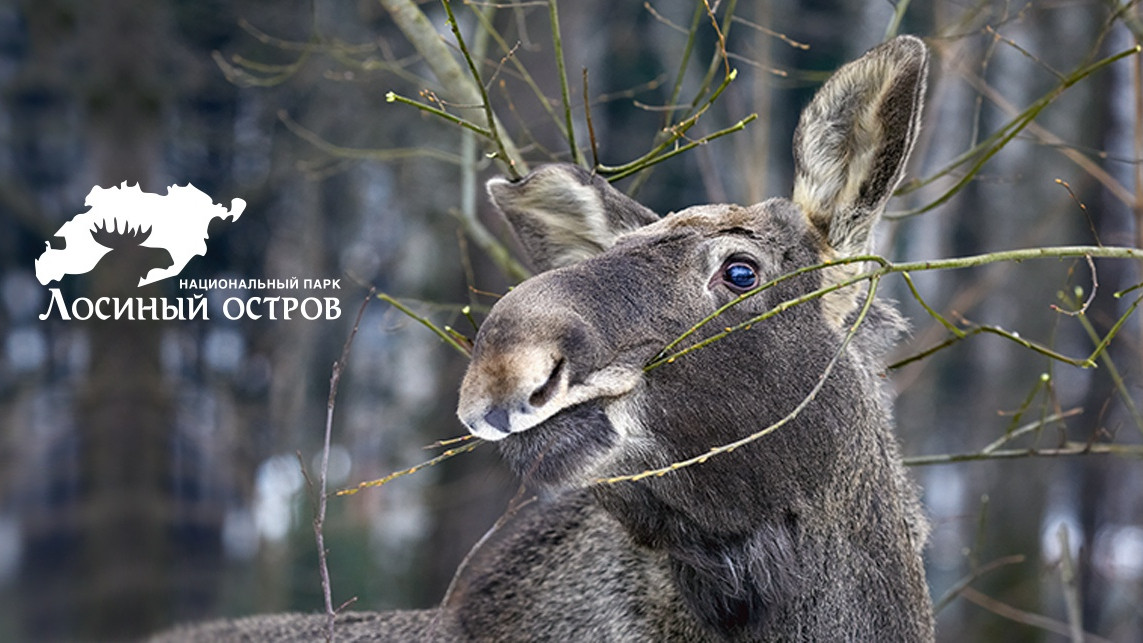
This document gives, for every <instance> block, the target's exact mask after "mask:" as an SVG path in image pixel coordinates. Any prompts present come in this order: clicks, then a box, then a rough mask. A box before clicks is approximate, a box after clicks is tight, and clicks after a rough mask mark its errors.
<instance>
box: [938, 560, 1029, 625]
mask: <svg viewBox="0 0 1143 643" xmlns="http://www.w3.org/2000/svg"><path fill="white" fill-rule="evenodd" d="M1022 562H1024V555H1023V554H1015V555H1013V556H1005V557H1003V558H997V559H996V560H994V561H991V562H989V563H987V564H985V565H981V566H980V567H977V568H975V569H973V570H972V571H971V572H970V573H969V574H968V575H967V576H965V577H964V578H962V579H960V580H958V581H957V582H955V583H953V584H952V587H949V589H948V591H946V592H945V593H944V595H942V596H941V597H940V598H939V599H938V600H937V601H936V602H935V603H933V613H934V614H939V613H940V612H941V610H943V609H944V608H945V607H946V606H948V604H949V603H951V602H953V601H954V600H955V599H956V597H957V596H960V593H961V592H962V591H964V588H966V587H968V586H969V585H971V584H972V583H973V582H975V581H976V579H978V578H980V577H981V576H984V575H985V574H987V573H989V572H991V571H993V570H996V569H999V568H1001V567H1006V566H1008V565H1017V564H1020V563H1022Z"/></svg>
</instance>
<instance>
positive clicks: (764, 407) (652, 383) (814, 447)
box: [595, 305, 927, 637]
mask: <svg viewBox="0 0 1143 643" xmlns="http://www.w3.org/2000/svg"><path fill="white" fill-rule="evenodd" d="M799 308H800V309H801V310H799ZM871 322H872V323H871V325H870V327H869V328H868V330H867V331H865V334H866V336H863V337H862V338H861V339H863V340H864V345H869V344H873V343H878V341H879V340H876V338H875V335H876V334H878V333H886V332H888V333H893V332H894V329H895V324H896V317H894V316H887V317H885V318H876V317H875V318H874V319H872V320H871ZM767 323H769V324H771V327H769V328H766V327H764V325H759V327H758V328H756V329H755V330H753V331H748V332H747V334H744V336H743V337H742V338H741V339H740V340H738V341H740V342H750V345H749V347H747V348H745V349H744V347H743V346H742V345H741V344H739V345H737V346H736V345H734V340H733V339H732V338H733V335H732V336H730V338H728V339H726V340H723V341H725V346H722V347H720V346H719V344H721V343H723V341H720V342H716V343H715V344H712V345H710V346H709V347H708V348H704V349H702V350H699V351H695V352H693V353H690V354H688V355H687V356H685V357H683V358H680V359H678V360H677V361H676V362H675V363H673V364H669V365H664V366H663V367H660V368H658V369H655V371H653V372H652V373H651V374H650V376H649V377H648V380H647V384H646V391H645V393H644V396H643V400H642V401H641V403H640V405H639V406H640V408H641V409H642V411H641V417H640V421H641V423H642V424H644V425H645V426H647V427H654V430H653V435H654V436H655V440H656V446H658V447H659V448H658V449H655V450H654V451H653V452H654V453H656V458H659V459H661V460H656V461H655V462H648V461H647V460H646V459H645V456H644V455H642V454H644V453H646V452H647V450H645V449H641V450H639V452H638V453H634V452H633V453H631V455H629V456H625V457H619V458H617V459H616V460H615V461H614V463H613V466H614V467H615V468H622V469H627V470H628V471H626V472H630V471H629V470H630V469H632V468H635V470H639V469H638V468H640V467H642V468H647V467H658V466H663V465H665V464H667V463H669V462H672V461H678V460H682V459H686V458H689V457H691V456H694V455H697V454H701V453H703V452H705V451H707V450H709V449H710V447H711V446H712V445H718V444H726V443H728V442H731V441H733V440H736V439H738V438H741V437H744V436H746V435H750V434H752V433H755V432H757V431H759V430H761V429H764V428H766V427H767V426H769V425H771V424H772V423H774V422H776V421H778V420H779V419H781V418H783V417H785V416H786V415H787V414H789V413H790V411H791V410H792V409H794V408H795V407H796V406H797V405H798V404H799V403H800V402H801V401H802V400H803V399H805V397H806V396H807V395H809V394H810V392H811V391H812V390H813V389H814V388H815V386H816V385H817V384H818V382H819V378H820V377H821V375H822V373H823V372H824V371H825V370H826V367H827V365H828V363H829V362H830V360H831V359H832V357H833V355H834V352H835V349H836V348H837V346H839V344H840V342H841V335H840V333H838V332H836V331H833V330H830V328H829V327H828V326H827V325H826V324H824V323H822V322H821V312H820V310H819V309H818V308H817V307H816V306H812V305H811V306H804V307H795V308H793V309H790V310H788V311H786V312H783V313H782V314H781V315H778V316H776V317H775V318H773V319H772V320H771V321H770V322H767ZM795 332H796V335H794V334H792V333H795ZM750 333H753V335H750ZM791 336H796V337H798V338H799V341H798V342H789V341H784V340H783V337H791ZM860 345H861V343H860V342H859V346H858V347H853V348H851V349H850V350H847V351H846V352H845V353H843V355H842V357H841V358H840V359H839V361H838V362H837V363H836V364H835V365H834V367H833V369H832V372H831V375H830V377H829V378H827V380H826V381H825V382H824V384H823V385H822V388H821V390H820V391H818V394H817V397H816V400H815V401H814V402H812V403H810V404H809V405H807V406H806V407H805V408H804V409H803V410H802V412H801V413H799V414H798V415H797V416H796V417H795V418H794V419H793V420H792V421H790V422H789V423H788V424H786V425H784V426H782V427H781V428H780V429H779V430H777V431H774V432H773V433H771V434H769V435H767V436H765V437H764V438H762V439H760V440H757V441H755V442H753V443H751V444H748V445H746V446H744V447H741V448H738V449H735V450H734V451H733V452H730V453H725V454H721V455H718V456H715V457H714V458H712V459H710V460H708V461H707V462H706V463H704V464H701V465H696V466H691V467H687V468H683V469H680V470H678V471H675V472H673V473H671V474H669V475H666V476H663V477H652V478H648V479H645V480H643V481H640V482H638V483H619V484H613V485H601V486H597V487H595V495H596V497H597V499H598V501H599V502H600V504H601V505H602V506H604V507H605V508H606V509H607V510H608V511H609V512H610V513H611V514H612V515H613V516H615V518H616V519H617V520H618V521H619V522H620V523H621V524H623V526H624V527H625V528H626V529H627V531H628V532H629V533H630V534H631V535H632V537H633V538H634V540H635V541H636V542H638V543H639V544H641V545H643V546H647V547H650V548H653V549H661V550H665V551H666V552H667V553H668V555H669V557H670V560H671V566H672V572H673V574H674V578H675V580H676V584H677V585H678V587H679V591H680V594H681V595H682V596H683V598H684V600H685V601H686V602H687V604H688V605H689V606H690V608H691V609H692V611H693V612H694V613H695V614H696V615H697V616H698V617H699V619H700V620H701V621H702V622H704V623H705V624H706V625H707V626H708V627H710V628H711V629H713V630H715V631H718V632H720V633H722V634H724V635H728V636H731V637H736V636H742V635H747V636H749V635H751V634H752V633H757V632H762V631H765V632H767V633H771V632H781V631H783V630H782V629H781V628H782V624H783V623H786V624H788V625H790V626H791V627H794V626H796V627H798V628H803V627H805V624H806V618H805V616H804V614H805V613H806V605H807V603H814V604H817V603H819V602H820V603H822V605H824V604H825V603H829V602H834V603H836V602H838V601H841V602H844V603H845V604H847V605H852V604H853V603H855V602H860V603H862V604H868V605H869V607H868V609H870V610H872V611H876V610H878V609H895V608H894V607H893V606H898V607H897V609H899V606H902V605H905V606H909V605H924V602H925V601H926V600H927V595H926V593H925V590H924V581H923V574H922V572H921V570H920V569H919V565H918V564H917V562H916V560H917V556H916V552H915V550H914V549H913V548H912V543H913V541H914V538H913V537H912V534H911V533H910V529H909V527H908V526H907V523H908V516H910V515H911V514H910V513H909V511H908V509H909V503H910V502H911V500H910V498H911V497H912V496H911V489H908V488H907V487H906V486H905V485H906V484H907V483H905V482H904V477H903V475H902V474H901V472H900V465H899V459H898V458H897V456H896V446H895V443H894V440H893V439H892V436H891V433H890V429H891V427H890V420H889V414H888V411H887V408H886V403H885V402H886V396H885V395H883V394H882V393H881V391H880V384H879V379H880V378H878V377H877V376H876V374H875V373H873V372H872V368H871V366H870V365H871V364H872V363H873V362H874V359H873V357H872V356H869V355H866V354H865V352H864V351H863V350H861V349H860ZM712 374H714V377H713V378H712ZM696 388H698V389H701V390H702V393H703V394H702V395H701V396H696V395H694V391H695V390H696ZM681 399H687V400H689V401H690V403H689V404H687V405H679V404H678V403H677V400H681ZM869 453H878V454H885V455H888V456H889V458H888V459H886V458H882V457H878V458H869V457H864V456H862V455H861V454H869ZM662 460H666V461H662ZM885 574H888V575H889V576H888V577H889V578H898V579H900V578H911V579H913V582H910V583H908V584H906V586H907V587H908V591H910V592H913V593H915V594H916V596H912V597H909V599H908V600H904V601H903V600H901V598H900V597H899V596H890V595H889V594H890V593H893V592H897V593H899V592H900V591H901V590H900V585H901V583H898V584H897V585H890V584H888V583H879V582H877V579H879V578H885V577H886V576H884V575H885ZM875 604H876V605H875ZM886 606H889V607H886ZM823 609H824V608H823ZM810 612H811V613H812V612H813V610H810ZM799 614H801V615H799ZM899 616H901V617H902V619H901V620H902V621H905V620H908V619H909V618H912V616H911V615H899ZM821 617H822V618H823V619H825V618H827V616H826V615H825V614H824V613H823V614H822V616H821ZM914 620H915V619H914ZM787 633H788V634H789V632H787Z"/></svg>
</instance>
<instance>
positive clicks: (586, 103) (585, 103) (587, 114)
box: [583, 67, 599, 167]
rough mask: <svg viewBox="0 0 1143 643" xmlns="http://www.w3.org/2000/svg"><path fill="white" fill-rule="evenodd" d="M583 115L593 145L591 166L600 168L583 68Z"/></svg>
mask: <svg viewBox="0 0 1143 643" xmlns="http://www.w3.org/2000/svg"><path fill="white" fill-rule="evenodd" d="M583 115H584V117H585V118H586V119H587V138H588V141H589V142H590V143H591V166H592V167H598V166H599V145H598V143H597V142H596V140H595V125H594V124H593V123H592V122H591V101H590V99H589V98H588V93H587V67H584V68H583Z"/></svg>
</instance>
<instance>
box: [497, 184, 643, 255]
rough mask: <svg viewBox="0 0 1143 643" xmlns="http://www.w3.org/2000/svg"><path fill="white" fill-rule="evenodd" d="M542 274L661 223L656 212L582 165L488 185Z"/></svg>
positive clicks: (593, 253) (596, 252) (525, 249)
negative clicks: (641, 229) (636, 230)
mask: <svg viewBox="0 0 1143 643" xmlns="http://www.w3.org/2000/svg"><path fill="white" fill-rule="evenodd" d="M488 194H489V196H491V197H492V202H493V203H495V204H496V207H497V208H499V209H500V211H501V212H503V213H504V216H506V217H507V218H508V223H509V225H511V226H512V229H513V230H514V231H515V232H516V236H517V237H518V238H519V239H520V243H521V245H523V247H524V251H525V252H526V253H527V254H528V258H529V259H530V260H531V262H532V265H533V267H535V268H536V270H538V271H541V272H543V271H545V270H551V269H552V268H559V267H560V266H566V265H570V264H573V263H576V262H579V261H582V260H584V259H587V258H588V257H592V256H595V255H597V254H599V253H601V252H603V251H604V250H607V249H608V248H610V247H611V246H612V245H614V244H615V240H616V239H617V238H618V237H619V235H621V234H623V233H625V232H630V231H632V230H635V229H637V228H640V227H642V226H645V225H647V224H648V223H653V222H655V221H658V219H659V217H658V215H656V214H655V213H654V212H652V211H651V210H649V209H648V208H646V207H645V206H643V205H642V204H640V203H638V202H637V201H635V200H634V199H632V198H631V197H628V196H627V195H625V194H623V193H622V192H620V191H619V190H616V189H615V188H613V187H611V185H610V184H608V182H607V181H605V180H604V179H602V178H600V177H598V176H596V175H594V174H592V173H590V172H588V171H587V170H585V169H583V168H581V167H579V166H578V165H571V164H567V163H559V164H553V165H544V166H541V167H539V168H537V169H536V170H534V171H533V172H531V173H530V174H528V175H527V176H525V177H524V178H522V179H520V180H519V181H515V182H511V181H508V180H507V179H503V178H496V179H492V180H491V181H489V182H488Z"/></svg>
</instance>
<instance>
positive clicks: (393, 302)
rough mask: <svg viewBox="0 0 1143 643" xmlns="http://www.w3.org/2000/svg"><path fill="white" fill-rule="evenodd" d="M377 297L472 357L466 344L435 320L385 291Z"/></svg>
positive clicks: (466, 355)
mask: <svg viewBox="0 0 1143 643" xmlns="http://www.w3.org/2000/svg"><path fill="white" fill-rule="evenodd" d="M377 298H378V299H380V300H381V301H384V302H387V303H388V304H390V305H392V306H393V307H394V308H396V309H397V310H399V311H401V312H403V313H405V314H406V315H408V316H409V317H411V318H413V319H415V320H416V321H417V322H419V323H420V324H421V325H423V326H424V327H425V328H428V329H429V330H431V331H433V333H435V334H436V336H437V337H440V338H441V339H442V340H444V342H445V343H446V344H448V345H449V346H452V347H453V348H455V349H456V350H457V351H459V352H460V353H461V354H462V355H464V356H465V357H471V356H472V353H471V351H470V350H468V349H466V348H465V347H464V346H461V344H460V343H459V342H457V341H456V340H455V339H454V338H453V337H452V336H451V335H449V334H448V333H447V332H445V331H444V330H442V329H441V328H438V327H437V325H436V324H434V323H433V322H431V321H429V320H428V318H426V317H422V316H421V315H418V314H417V313H415V312H413V311H412V310H411V309H410V308H409V307H408V306H406V305H404V304H402V303H401V302H399V301H397V300H396V299H394V298H393V297H390V296H389V295H387V294H385V293H383V292H380V293H377Z"/></svg>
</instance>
